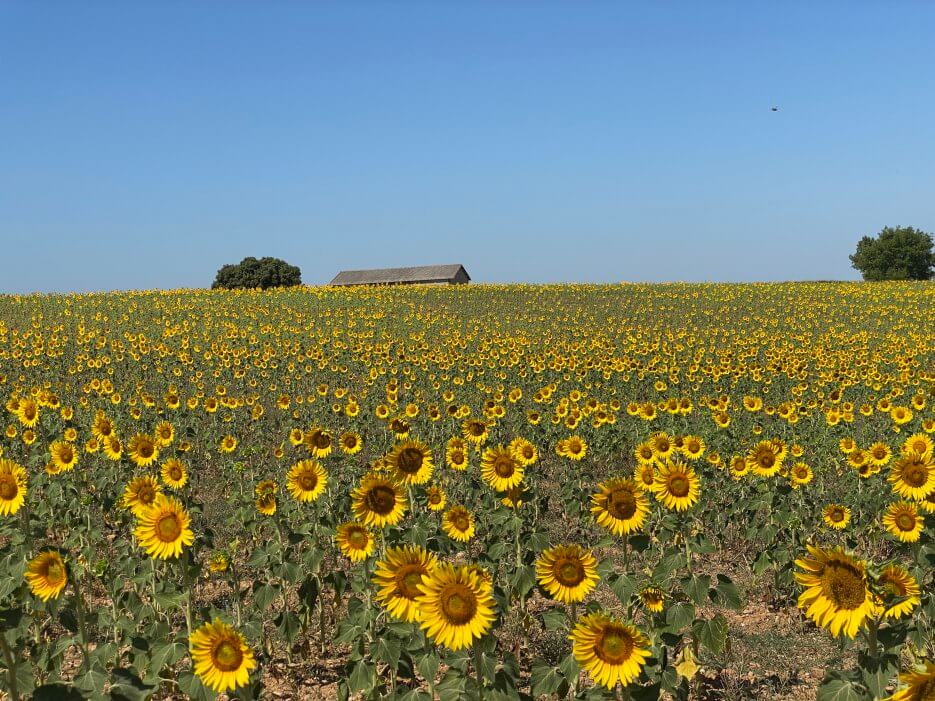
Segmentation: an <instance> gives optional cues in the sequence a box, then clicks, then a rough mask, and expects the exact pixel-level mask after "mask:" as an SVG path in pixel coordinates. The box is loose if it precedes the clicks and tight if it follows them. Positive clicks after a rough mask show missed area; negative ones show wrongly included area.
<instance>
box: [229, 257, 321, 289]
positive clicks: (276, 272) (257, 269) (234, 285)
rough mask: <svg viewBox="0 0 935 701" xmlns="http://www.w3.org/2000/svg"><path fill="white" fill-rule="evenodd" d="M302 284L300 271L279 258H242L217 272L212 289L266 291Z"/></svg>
mask: <svg viewBox="0 0 935 701" xmlns="http://www.w3.org/2000/svg"><path fill="white" fill-rule="evenodd" d="M301 284H302V271H301V270H299V269H298V268H297V267H296V266H294V265H289V264H288V263H287V262H286V261H284V260H280V259H279V258H269V257H266V258H260V259H259V260H258V259H256V258H253V257H252V256H251V257H249V258H244V259H243V260H242V261H240V262H239V263H237V264H236V265H225V266H223V267H222V268H221V269H220V270H218V274H217V277H215V278H214V284H213V285H211V288H212V289H223V290H234V289H254V288H257V287H259V288H260V289H263V290H265V289H267V288H269V287H290V286H292V285H301Z"/></svg>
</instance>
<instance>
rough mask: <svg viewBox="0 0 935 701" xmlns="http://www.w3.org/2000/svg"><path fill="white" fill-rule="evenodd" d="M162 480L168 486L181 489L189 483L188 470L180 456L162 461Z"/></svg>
mask: <svg viewBox="0 0 935 701" xmlns="http://www.w3.org/2000/svg"><path fill="white" fill-rule="evenodd" d="M161 472H162V481H163V482H165V483H166V486H167V487H171V488H172V489H181V488H182V487H184V486H185V485H186V484H187V483H188V470H186V469H185V464H184V463H183V462H182V461H181V460H179V459H178V458H169V459H168V460H166V461H165V462H164V463H162V470H161Z"/></svg>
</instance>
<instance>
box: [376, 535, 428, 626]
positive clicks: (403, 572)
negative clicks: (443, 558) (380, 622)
mask: <svg viewBox="0 0 935 701" xmlns="http://www.w3.org/2000/svg"><path fill="white" fill-rule="evenodd" d="M437 562H438V560H437V558H436V557H435V555H433V554H432V553H430V552H428V551H427V550H425V549H424V548H421V547H419V546H418V545H408V546H405V547H401V548H387V551H386V557H384V559H383V560H380V561H379V562H377V564H376V566H375V569H374V575H373V584H374V586H376V588H377V595H376V600H377V601H378V602H380V603H381V604H382V605H383V606H384V608H386V610H387V611H388V612H389V613H390V615H392V616H393V617H395V618H397V619H399V620H402V621H406V622H407V623H413V622H415V621H416V620H417V619H418V614H419V608H418V605H417V603H416V599H417V598H418V597H419V596H421V594H422V591H421V589H420V588H419V587H420V585H421V584H422V578H423V576H425V575H427V574H428V573H429V572H431V571H432V569H433V568H434V567H435V565H436V564H437Z"/></svg>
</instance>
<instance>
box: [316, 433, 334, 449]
mask: <svg viewBox="0 0 935 701" xmlns="http://www.w3.org/2000/svg"><path fill="white" fill-rule="evenodd" d="M313 440H314V443H315V447H316V448H319V449H321V448H327V447H329V446H330V445H331V436H329V435H328V434H327V433H324V432H322V433H316V434H315V438H314V439H313Z"/></svg>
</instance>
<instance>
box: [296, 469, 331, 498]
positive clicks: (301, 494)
mask: <svg viewBox="0 0 935 701" xmlns="http://www.w3.org/2000/svg"><path fill="white" fill-rule="evenodd" d="M327 484H328V473H327V472H325V468H323V467H322V466H321V463H319V462H318V461H317V460H300V461H299V462H297V463H296V464H295V465H293V466H292V469H291V470H289V474H288V475H287V476H286V487H287V489H288V490H289V493H290V494H292V496H293V497H295V499H296V500H297V501H301V502H310V501H315V500H316V499H317V498H318V497H319V496H321V493H322V492H323V491H325V486H326V485H327Z"/></svg>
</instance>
